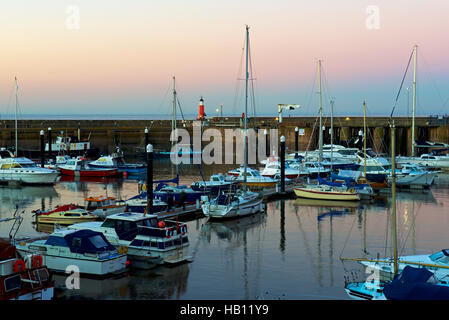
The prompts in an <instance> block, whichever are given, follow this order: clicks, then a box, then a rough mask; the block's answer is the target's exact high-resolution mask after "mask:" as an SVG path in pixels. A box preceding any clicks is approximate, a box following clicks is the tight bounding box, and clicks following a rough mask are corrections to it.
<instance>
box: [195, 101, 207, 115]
mask: <svg viewBox="0 0 449 320" xmlns="http://www.w3.org/2000/svg"><path fill="white" fill-rule="evenodd" d="M204 117H206V114H205V113H204V100H203V97H201V99H200V105H199V111H198V119H197V120H204Z"/></svg>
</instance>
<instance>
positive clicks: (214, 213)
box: [201, 26, 264, 219]
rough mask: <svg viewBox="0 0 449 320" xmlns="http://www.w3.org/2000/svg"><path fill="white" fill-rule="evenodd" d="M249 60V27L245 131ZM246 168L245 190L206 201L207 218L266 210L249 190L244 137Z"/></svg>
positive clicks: (244, 171)
mask: <svg viewBox="0 0 449 320" xmlns="http://www.w3.org/2000/svg"><path fill="white" fill-rule="evenodd" d="M248 58H249V26H246V73H245V75H246V78H245V86H246V97H245V98H246V99H245V119H244V130H245V133H246V131H247V122H248V121H247V115H248V75H249V73H248ZM244 146H245V150H244V152H245V154H244V159H245V160H244V166H243V189H242V190H241V189H238V190H236V191H231V192H229V193H224V192H222V193H221V194H219V195H218V196H217V197H216V198H213V199H211V200H208V201H206V202H205V203H204V204H203V205H202V206H201V208H202V210H203V213H204V215H205V216H206V217H209V218H212V219H227V218H237V217H243V216H248V215H251V214H254V213H257V212H260V211H263V210H264V203H263V197H262V196H261V195H260V194H259V193H256V192H253V191H250V190H248V189H247V172H248V168H247V166H248V144H247V135H246V134H245V135H244Z"/></svg>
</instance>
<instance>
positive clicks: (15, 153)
mask: <svg viewBox="0 0 449 320" xmlns="http://www.w3.org/2000/svg"><path fill="white" fill-rule="evenodd" d="M14 82H15V86H16V112H15V121H14V122H15V135H16V138H15V139H16V145H15V148H14V155H15V156H16V157H17V146H18V144H17V108H18V104H19V102H18V101H19V99H18V96H17V91H19V86H18V84H17V77H14Z"/></svg>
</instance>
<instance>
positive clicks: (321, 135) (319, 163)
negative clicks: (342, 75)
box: [318, 60, 323, 167]
mask: <svg viewBox="0 0 449 320" xmlns="http://www.w3.org/2000/svg"><path fill="white" fill-rule="evenodd" d="M318 96H319V98H318V102H319V107H320V135H319V150H320V151H319V156H318V167H319V166H320V165H321V159H322V157H323V106H322V101H321V100H322V99H321V60H318Z"/></svg>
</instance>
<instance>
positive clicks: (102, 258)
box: [16, 228, 127, 276]
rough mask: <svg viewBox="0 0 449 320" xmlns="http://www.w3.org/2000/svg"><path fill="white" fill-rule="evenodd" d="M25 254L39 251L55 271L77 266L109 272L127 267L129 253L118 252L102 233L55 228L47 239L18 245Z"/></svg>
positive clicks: (81, 269) (85, 271) (90, 272)
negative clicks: (127, 254)
mask: <svg viewBox="0 0 449 320" xmlns="http://www.w3.org/2000/svg"><path fill="white" fill-rule="evenodd" d="M16 247H17V251H18V252H19V253H20V254H21V255H22V256H28V255H35V254H38V255H40V256H41V257H42V263H43V264H45V265H47V267H48V268H49V269H51V270H54V271H56V272H66V270H67V267H68V266H72V265H74V266H77V267H78V269H79V272H80V273H82V274H88V275H97V276H106V275H111V274H116V273H120V272H123V271H125V270H126V260H127V257H126V254H123V253H119V252H118V251H117V249H116V248H115V247H114V246H113V245H112V244H111V243H109V241H108V240H107V239H106V238H105V237H104V235H103V234H102V233H99V232H95V231H91V230H73V229H65V228H64V229H56V230H55V231H54V232H53V233H52V234H51V235H50V236H49V237H48V239H46V240H36V241H34V242H29V243H27V242H21V243H19V244H18V245H16Z"/></svg>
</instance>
